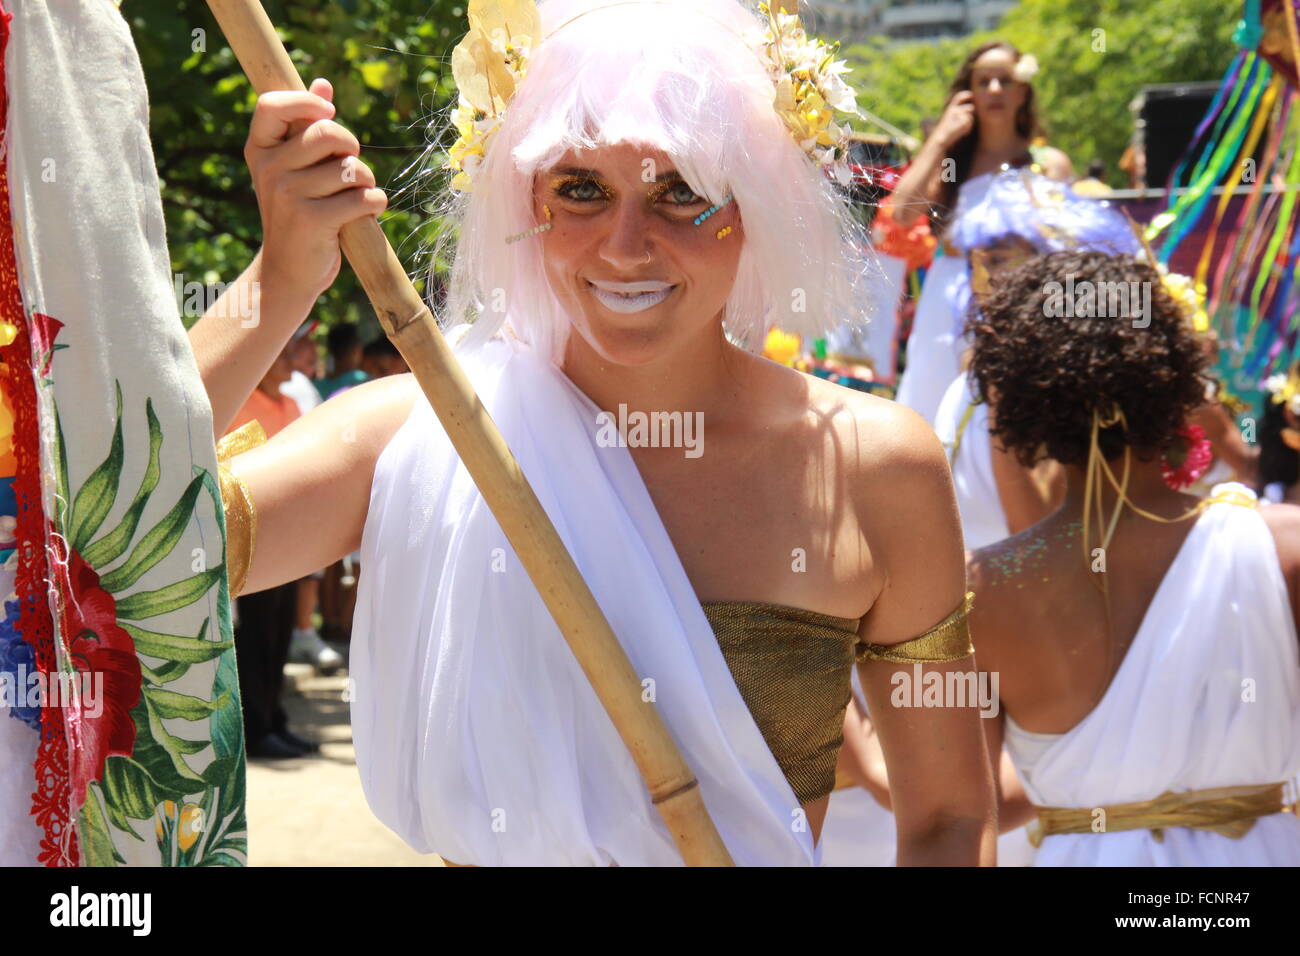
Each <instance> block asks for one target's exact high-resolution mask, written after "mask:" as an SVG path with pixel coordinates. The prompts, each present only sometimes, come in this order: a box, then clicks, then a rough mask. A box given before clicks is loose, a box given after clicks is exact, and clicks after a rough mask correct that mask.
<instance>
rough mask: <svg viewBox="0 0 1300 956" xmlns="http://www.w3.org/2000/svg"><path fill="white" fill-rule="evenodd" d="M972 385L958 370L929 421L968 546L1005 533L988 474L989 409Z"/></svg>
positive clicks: (990, 470) (990, 466) (984, 543)
mask: <svg viewBox="0 0 1300 956" xmlns="http://www.w3.org/2000/svg"><path fill="white" fill-rule="evenodd" d="M973 387H974V386H973V382H972V381H971V376H970V373H969V372H962V373H961V374H960V375H958V376H957V378H956V379H954V380H953V383H952V384H951V385H950V386H948V390H947V391H946V392H945V393H944V396H943V401H942V402H940V403H939V412H938V414H937V415H936V416H935V422H934V431H935V434H936V435H938V436H939V441H940V442H942V443H943V446H944V448H945V449H946V450H947V452H948V461H949V462H950V463H951V465H952V484H953V490H954V491H955V492H956V495H957V510H958V512H960V514H961V532H962V537H963V538H964V539H965V542H966V549H967V550H968V551H974V550H975V549H976V548H983V547H986V546H987V545H990V544H993V543H994V542H997V541H1001V540H1002V539H1003V538H1006V537H1009V536H1010V534H1011V531H1010V529H1009V528H1008V527H1007V515H1006V512H1005V511H1003V510H1002V499H1001V498H1000V497H999V496H998V486H997V482H996V481H995V480H994V477H993V443H992V440H991V439H990V437H989V409H988V406H987V405H985V404H984V403H983V402H977V401H976V396H975V394H974V391H973ZM968 412H969V413H970V414H969V417H968V416H967V413H968Z"/></svg>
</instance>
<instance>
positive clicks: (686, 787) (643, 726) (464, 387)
mask: <svg viewBox="0 0 1300 956" xmlns="http://www.w3.org/2000/svg"><path fill="white" fill-rule="evenodd" d="M208 6H209V7H210V8H211V9H212V13H213V15H214V16H215V17H216V19H217V23H218V24H219V25H220V26H221V29H222V32H224V33H225V36H226V39H227V40H228V41H229V43H230V47H231V49H232V50H234V52H235V56H236V57H237V58H238V59H239V62H240V65H241V66H243V68H244V72H245V73H246V74H248V78H249V80H250V81H251V82H252V84H253V88H254V89H256V90H257V92H258V93H267V92H271V91H274V90H303V89H305V87H304V86H303V83H302V78H301V77H299V76H298V72H297V70H296V69H294V66H293V62H292V61H291V60H290V59H289V54H288V52H287V51H286V50H285V48H284V45H283V44H282V43H281V42H280V40H279V38H278V37H277V36H276V34H275V28H274V27H273V26H272V24H271V21H270V18H268V17H267V15H266V11H265V10H263V9H262V5H261V3H260V2H259V0H208ZM340 245H341V246H342V249H343V254H344V255H345V256H346V257H347V259H348V261H349V262H350V263H351V264H352V268H353V270H354V271H355V272H356V274H357V278H359V279H360V280H361V285H362V286H363V287H364V288H365V290H366V295H367V296H369V298H370V303H371V305H372V306H374V309H375V315H376V316H378V318H379V324H380V325H381V326H382V327H383V329H384V332H385V334H387V336H388V338H389V339H390V340H391V341H392V343H393V344H394V345H395V346H396V347H397V350H398V351H399V352H401V354H402V357H403V358H404V359H406V362H407V364H408V365H409V366H410V367H411V371H412V372H414V373H415V377H416V379H417V381H419V383H420V387H421V388H422V389H423V390H424V394H425V397H426V398H428V400H429V404H430V405H431V406H432V407H433V410H434V412H435V413H436V414H437V416H438V419H439V421H441V422H442V426H443V428H444V429H446V432H447V436H448V437H449V438H450V439H451V443H452V445H453V446H454V447H455V449H456V451H457V453H458V454H459V455H460V458H461V460H462V461H463V462H464V463H465V468H466V470H468V471H469V474H470V476H471V477H472V478H473V479H474V483H475V484H476V485H477V486H478V489H479V492H480V493H481V494H482V495H483V499H484V501H486V502H487V505H488V507H489V508H491V509H492V513H493V515H495V516H496V519H497V521H498V522H499V523H500V525H501V528H502V530H503V531H504V532H505V534H506V537H507V539H509V541H510V544H511V546H512V547H513V548H514V549H515V553H516V554H518V555H519V560H520V562H521V563H522V564H523V566H524V568H525V570H526V571H527V572H528V576H529V577H530V578H531V579H532V582H533V584H534V585H535V586H536V588H537V591H538V593H539V594H540V595H541V597H542V600H543V601H544V602H545V603H546V607H547V609H548V610H549V611H550V612H551V615H552V617H554V618H555V623H556V624H557V625H558V626H559V628H560V631H561V633H563V634H564V637H565V640H567V641H568V643H569V647H570V649H571V650H572V651H573V655H574V657H576V658H577V660H578V663H579V665H581V667H582V670H583V673H585V674H586V675H587V679H588V680H589V681H590V682H591V686H592V688H593V689H594V690H595V692H596V695H597V697H599V698H600V702H601V704H602V705H604V707H605V711H606V712H607V713H608V714H609V718H610V720H611V721H613V723H614V727H615V728H616V729H617V730H618V733H619V736H620V737H622V739H623V742H624V743H625V744H626V745H627V748H628V750H629V751H631V753H632V757H633V759H634V760H635V761H636V765H637V768H638V769H639V770H640V771H641V776H642V778H643V779H644V781H645V785H646V788H647V789H648V790H649V792H650V797H651V800H652V801H653V802H654V805H655V807H656V809H658V811H659V813H660V815H661V816H662V817H663V820H664V822H665V823H666V824H667V825H668V830H669V832H670V833H672V836H673V839H674V841H675V842H676V844H677V849H678V850H679V851H680V852H681V855H682V859H683V860H684V861H685V862H686V863H687V865H690V866H730V865H732V860H731V856H730V855H729V854H728V852H727V848H726V846H725V845H724V844H723V842H722V838H721V837H720V836H718V832H717V829H716V828H715V827H714V825H713V821H712V820H711V819H710V818H709V814H708V810H707V809H706V808H705V806H704V800H703V799H702V798H701V796H700V789H699V785H698V781H697V780H696V778H695V776H694V774H692V773H691V771H690V768H688V767H687V766H686V762H685V761H684V760H683V759H682V757H681V754H680V753H679V752H678V750H677V747H676V745H675V744H674V742H673V739H672V735H671V734H669V732H668V728H667V726H666V725H665V724H664V722H663V720H662V719H661V718H660V717H659V713H658V711H657V710H656V709H655V707H654V705H653V704H648V703H645V702H643V701H642V699H641V690H642V688H641V680H640V678H639V677H638V675H637V673H636V671H635V670H633V668H632V662H631V661H629V660H628V658H627V654H626V653H625V652H624V651H623V648H622V646H621V645H620V644H619V642H618V638H617V637H616V636H615V635H614V631H613V629H612V628H611V627H610V626H609V622H608V621H607V620H606V619H605V615H604V613H603V612H602V611H601V609H600V606H599V605H598V604H597V603H596V599H595V597H594V596H593V595H592V593H591V590H590V589H589V588H588V587H587V584H586V582H585V581H584V580H583V579H582V575H581V573H580V572H579V571H578V567H577V565H576V564H574V562H573V558H572V557H571V556H570V555H569V553H568V551H567V550H566V549H565V547H564V542H563V541H562V540H561V539H560V536H559V534H558V533H557V532H556V530H555V526H554V525H552V524H551V521H550V519H549V518H548V517H547V515H546V512H545V511H544V510H543V509H542V506H541V503H540V502H539V501H538V500H537V496H536V495H535V494H534V493H533V490H532V488H530V487H529V485H528V482H527V480H526V479H525V478H524V475H523V472H522V471H520V469H519V464H518V463H517V462H516V461H515V458H514V456H513V455H512V454H511V453H510V450H509V449H508V448H507V447H506V444H505V441H504V440H503V439H502V437H501V433H500V432H499V431H498V430H497V427H496V425H495V423H493V421H492V419H491V417H490V416H489V415H488V412H487V409H486V408H484V407H483V404H482V402H480V401H479V398H478V396H477V395H476V394H475V393H474V389H473V386H471V385H470V383H469V380H468V379H467V378H466V377H465V373H464V371H463V370H462V369H461V367H460V365H459V364H458V363H457V362H456V358H455V356H454V355H453V354H452V351H451V348H450V347H449V346H448V345H447V341H446V340H445V339H444V338H443V336H442V333H441V332H440V331H439V329H438V324H437V322H436V321H435V320H434V318H433V314H432V313H431V312H430V311H429V308H428V307H427V306H426V305H425V304H424V301H423V300H422V299H421V298H420V294H419V293H418V292H416V290H415V287H414V286H412V285H411V282H410V280H409V279H408V278H407V276H406V271H405V270H404V269H403V268H402V265H401V263H400V262H399V261H398V259H397V255H396V254H395V253H394V252H393V248H392V246H390V245H389V244H388V240H387V238H386V237H385V236H384V233H383V230H382V229H380V228H379V223H378V222H377V221H376V220H375V219H374V218H373V217H366V218H365V219H360V220H358V221H356V222H353V223H350V224H349V225H347V226H345V227H344V228H343V230H342V232H341V234H340Z"/></svg>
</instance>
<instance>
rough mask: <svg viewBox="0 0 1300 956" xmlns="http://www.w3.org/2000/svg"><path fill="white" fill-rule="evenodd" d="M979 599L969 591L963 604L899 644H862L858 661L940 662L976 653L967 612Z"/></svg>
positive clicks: (859, 646) (859, 647) (959, 658)
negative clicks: (922, 632) (922, 631)
mask: <svg viewBox="0 0 1300 956" xmlns="http://www.w3.org/2000/svg"><path fill="white" fill-rule="evenodd" d="M974 603H975V592H974V591H967V592H966V598H965V600H963V601H962V603H961V606H960V607H958V608H957V610H955V611H953V612H952V613H951V614H949V615H948V616H947V617H945V618H944V619H943V620H942V621H940V622H939V623H938V624H936V625H935V626H934V627H932V628H930V629H929V630H928V631H926V632H925V633H924V634H922V635H921V636H920V637H914V638H912V639H911V640H908V641H902V642H900V643H898V644H859V645H858V652H857V661H858V663H859V664H861V663H863V662H865V661H890V662H892V663H895V664H916V663H920V664H939V663H942V662H944V661H958V660H961V659H962V658H963V657H968V656H970V655H971V654H974V653H975V646H974V645H973V644H972V643H971V639H970V623H969V621H968V620H967V616H968V615H969V614H970V609H971V607H972V605H974Z"/></svg>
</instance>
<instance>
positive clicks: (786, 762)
mask: <svg viewBox="0 0 1300 956" xmlns="http://www.w3.org/2000/svg"><path fill="white" fill-rule="evenodd" d="M702 607H703V609H704V615H705V617H707V618H708V620H709V625H710V627H712V628H713V633H714V636H715V637H716V638H717V641H718V647H719V648H720V649H721V650H722V656H723V658H724V659H725V660H726V662H727V667H728V668H729V669H730V671H731V676H732V679H733V680H735V682H736V689H737V690H739V691H740V696H741V697H742V698H743V699H744V701H745V706H746V707H748V708H749V712H750V714H751V715H753V718H754V723H755V724H757V725H758V729H759V731H760V732H761V733H762V734H763V739H764V740H765V741H766V742H767V746H768V749H769V750H770V751H771V752H772V756H773V757H775V758H776V762H777V764H778V765H779V766H780V767H781V772H782V773H784V774H785V778H786V780H788V781H789V783H790V788H791V789H792V790H794V792H795V796H796V797H798V799H799V802H800V803H811V802H812V801H814V800H820V799H821V798H822V797H824V796H826V795H827V794H828V793H830V792H831V791H832V790H833V789H834V788H835V764H836V762H837V761H838V759H839V753H840V746H841V745H842V744H843V743H844V712H845V710H846V709H847V708H848V705H849V697H850V695H851V694H852V688H851V683H850V682H851V680H852V673H853V648H854V644H855V643H856V642H857V639H858V624H859V621H858V620H856V619H853V618H843V617H833V616H831V615H829V614H822V613H820V612H818V611H808V610H804V609H802V608H794V607H786V606H784V605H780V604H763V603H759V602H753V601H725V602H724V601H719V602H713V603H709V604H704V605H702Z"/></svg>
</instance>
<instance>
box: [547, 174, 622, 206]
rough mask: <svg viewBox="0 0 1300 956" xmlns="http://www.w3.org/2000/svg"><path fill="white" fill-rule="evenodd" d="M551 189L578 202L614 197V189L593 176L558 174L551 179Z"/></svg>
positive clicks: (605, 199) (564, 197)
mask: <svg viewBox="0 0 1300 956" xmlns="http://www.w3.org/2000/svg"><path fill="white" fill-rule="evenodd" d="M592 190H595V192H594V193H593V192H592ZM551 191H552V192H553V193H555V195H557V196H559V197H560V198H562V199H567V200H569V201H570V202H578V203H587V202H598V201H602V200H603V201H609V200H611V199H613V198H614V191H613V190H612V189H610V188H609V187H608V186H606V185H605V184H604V183H602V182H601V181H600V180H598V179H595V178H594V177H591V176H557V177H556V178H554V179H552V180H551Z"/></svg>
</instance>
